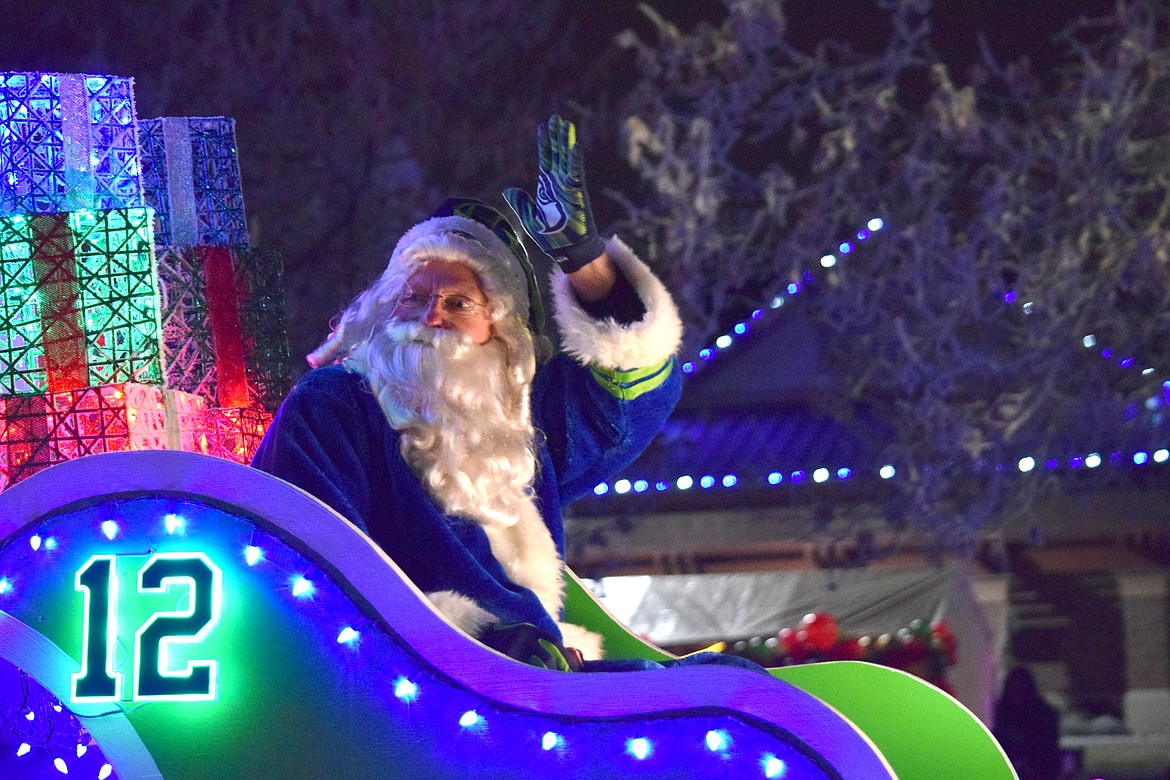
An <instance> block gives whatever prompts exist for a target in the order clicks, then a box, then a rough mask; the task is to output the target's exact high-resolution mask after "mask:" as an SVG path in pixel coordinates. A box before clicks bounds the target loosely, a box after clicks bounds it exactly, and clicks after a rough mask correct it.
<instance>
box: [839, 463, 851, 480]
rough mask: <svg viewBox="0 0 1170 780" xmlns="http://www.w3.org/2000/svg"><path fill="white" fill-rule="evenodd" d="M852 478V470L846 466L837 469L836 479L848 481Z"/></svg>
mask: <svg viewBox="0 0 1170 780" xmlns="http://www.w3.org/2000/svg"><path fill="white" fill-rule="evenodd" d="M852 476H853V470H852V469H850V468H849V467H848V466H842V467H841V468H839V469H837V479H849V478H850V477H852Z"/></svg>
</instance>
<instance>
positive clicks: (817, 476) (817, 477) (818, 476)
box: [813, 468, 829, 484]
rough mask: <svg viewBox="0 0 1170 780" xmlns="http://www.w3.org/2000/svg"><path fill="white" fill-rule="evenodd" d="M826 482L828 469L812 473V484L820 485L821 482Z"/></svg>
mask: <svg viewBox="0 0 1170 780" xmlns="http://www.w3.org/2000/svg"><path fill="white" fill-rule="evenodd" d="M828 481H829V470H828V469H824V468H822V469H817V470H816V471H814V472H813V482H816V483H817V484H820V483H822V482H828Z"/></svg>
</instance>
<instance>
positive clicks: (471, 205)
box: [431, 198, 545, 341]
mask: <svg viewBox="0 0 1170 780" xmlns="http://www.w3.org/2000/svg"><path fill="white" fill-rule="evenodd" d="M451 216H458V217H464V218H466V219H470V220H474V221H475V222H478V223H479V224H481V225H483V226H484V227H486V228H487V229H488V230H490V231H492V232H493V233H495V234H496V236H497V237H498V238H499V239H500V240H501V241H503V242H504V245H505V246H507V247H508V249H509V250H511V252H512V254H513V255H515V257H516V259H517V260H519V261H520V267H521V268H522V269H523V270H524V277H525V280H526V281H527V283H528V330H529V331H531V333H532V338H533V340H536V341H538V340H539V339H540V338H541V337H542V336H543V334H544V321H545V319H544V303H543V301H541V297H540V284H539V283H538V282H537V281H536V269H535V268H534V267H533V265H532V261H531V260H530V259H529V257H528V251H527V250H526V249H524V244H522V243H521V242H520V237H519V236H517V235H516V231H515V230H514V229H513V228H512V223H510V222H509V221H508V218H507V217H505V216H504V215H503V213H502V212H500V211H499V210H498V209H495V208H493V207H492V206H489V205H488V204H487V203H484V202H483V201H482V200H476V199H475V198H448V199H447V200H445V201H444V202H443V205H441V206H439V208H438V209H436V210H435V212H434V213H433V214H431V217H432V218H434V217H451Z"/></svg>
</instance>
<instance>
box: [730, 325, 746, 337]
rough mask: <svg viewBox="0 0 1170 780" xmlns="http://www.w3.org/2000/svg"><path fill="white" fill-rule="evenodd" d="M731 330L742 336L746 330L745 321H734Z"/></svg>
mask: <svg viewBox="0 0 1170 780" xmlns="http://www.w3.org/2000/svg"><path fill="white" fill-rule="evenodd" d="M732 330H733V331H734V332H735V335H737V336H742V335H743V334H745V333H747V332H748V326H747V323H746V322H737V323H735V327H734V328H732Z"/></svg>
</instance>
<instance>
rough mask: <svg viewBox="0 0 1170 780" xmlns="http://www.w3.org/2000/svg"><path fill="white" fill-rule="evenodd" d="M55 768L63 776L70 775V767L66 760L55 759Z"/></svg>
mask: <svg viewBox="0 0 1170 780" xmlns="http://www.w3.org/2000/svg"><path fill="white" fill-rule="evenodd" d="M53 766H55V767H56V768H57V771H58V772H60V773H61V774H63V775H67V774H69V765H68V764H66V763H65V759H63V758H54V759H53Z"/></svg>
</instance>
